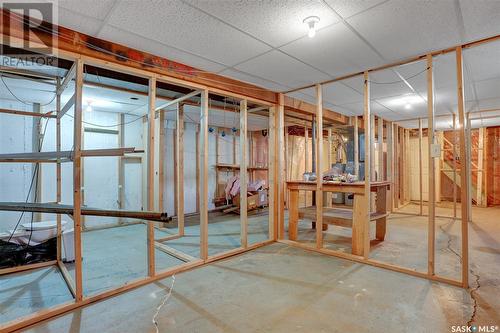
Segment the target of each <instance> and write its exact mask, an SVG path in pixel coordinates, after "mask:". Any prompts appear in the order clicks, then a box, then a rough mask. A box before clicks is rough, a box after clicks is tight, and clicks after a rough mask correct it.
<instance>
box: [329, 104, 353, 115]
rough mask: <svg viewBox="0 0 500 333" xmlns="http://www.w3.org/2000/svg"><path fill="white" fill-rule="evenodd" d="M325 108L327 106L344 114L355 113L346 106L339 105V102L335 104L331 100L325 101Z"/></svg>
mask: <svg viewBox="0 0 500 333" xmlns="http://www.w3.org/2000/svg"><path fill="white" fill-rule="evenodd" d="M323 108H326V109H328V110H330V111H333V112H337V113H340V114H343V115H344V116H353V115H355V112H353V111H351V110H348V109H345V108H342V106H340V105H337V104H333V103H330V102H323Z"/></svg>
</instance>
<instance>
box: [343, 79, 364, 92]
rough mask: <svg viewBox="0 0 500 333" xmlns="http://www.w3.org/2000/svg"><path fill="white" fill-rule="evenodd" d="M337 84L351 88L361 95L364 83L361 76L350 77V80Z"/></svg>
mask: <svg viewBox="0 0 500 333" xmlns="http://www.w3.org/2000/svg"><path fill="white" fill-rule="evenodd" d="M339 82H342V84H344V85H347V86H349V87H351V88H352V89H354V90H355V91H358V92H359V93H360V94H361V95H363V90H364V82H365V80H364V78H363V75H359V76H356V77H352V78H350V79H346V80H342V81H339Z"/></svg>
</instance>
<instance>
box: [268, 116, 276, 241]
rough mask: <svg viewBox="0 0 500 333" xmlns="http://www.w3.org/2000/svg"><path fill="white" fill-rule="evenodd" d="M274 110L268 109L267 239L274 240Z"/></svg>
mask: <svg viewBox="0 0 500 333" xmlns="http://www.w3.org/2000/svg"><path fill="white" fill-rule="evenodd" d="M275 113H276V108H275V107H271V108H269V139H268V140H269V165H268V175H269V225H268V229H269V239H270V240H273V241H274V240H276V239H277V235H278V225H277V222H278V218H277V212H278V211H277V201H276V191H277V189H278V183H277V180H276V179H277V177H276V175H277V172H278V170H277V156H278V154H277V149H276V117H275Z"/></svg>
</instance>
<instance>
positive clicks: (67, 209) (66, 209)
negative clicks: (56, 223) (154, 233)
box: [0, 202, 172, 222]
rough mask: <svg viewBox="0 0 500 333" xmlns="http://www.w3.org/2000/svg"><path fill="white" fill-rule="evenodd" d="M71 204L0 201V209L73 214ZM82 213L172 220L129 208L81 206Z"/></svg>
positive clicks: (164, 216) (166, 216)
mask: <svg viewBox="0 0 500 333" xmlns="http://www.w3.org/2000/svg"><path fill="white" fill-rule="evenodd" d="M73 209H74V207H73V205H61V204H50V203H27V202H0V211H14V212H37V213H48V214H65V215H73ZM81 214H82V215H89V216H109V217H122V218H131V219H141V220H147V221H158V222H169V221H171V220H172V218H171V217H169V216H168V215H167V213H158V212H150V211H130V210H113V209H100V208H90V207H84V206H82V209H81Z"/></svg>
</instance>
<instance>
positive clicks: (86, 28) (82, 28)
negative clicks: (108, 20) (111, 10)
mask: <svg viewBox="0 0 500 333" xmlns="http://www.w3.org/2000/svg"><path fill="white" fill-rule="evenodd" d="M57 24H58V25H60V26H62V27H65V28H69V29H72V30H75V31H78V32H81V33H84V34H87V35H90V36H95V35H96V34H97V32H98V31H99V28H100V27H101V25H102V21H100V20H98V19H95V18H92V17H88V16H86V15H80V14H77V13H74V12H72V11H69V10H66V9H64V8H59V9H58V22H57Z"/></svg>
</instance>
